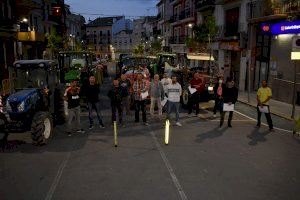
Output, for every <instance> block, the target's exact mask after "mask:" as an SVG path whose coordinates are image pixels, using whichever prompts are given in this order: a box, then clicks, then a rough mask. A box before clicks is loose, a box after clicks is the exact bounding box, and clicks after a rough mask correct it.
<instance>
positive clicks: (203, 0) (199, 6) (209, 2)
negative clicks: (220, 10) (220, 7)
mask: <svg viewBox="0 0 300 200" xmlns="http://www.w3.org/2000/svg"><path fill="white" fill-rule="evenodd" d="M215 5H216V1H215V0H198V1H196V3H195V7H196V10H197V11H205V10H208V9H210V8H214V7H215Z"/></svg>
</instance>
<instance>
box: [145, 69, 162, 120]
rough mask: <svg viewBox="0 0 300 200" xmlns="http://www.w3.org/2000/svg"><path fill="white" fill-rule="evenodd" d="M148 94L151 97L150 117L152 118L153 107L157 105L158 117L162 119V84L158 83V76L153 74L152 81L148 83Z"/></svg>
mask: <svg viewBox="0 0 300 200" xmlns="http://www.w3.org/2000/svg"><path fill="white" fill-rule="evenodd" d="M149 94H150V97H151V105H150V115H151V117H154V107H155V104H157V107H158V116H159V118H160V119H161V118H162V106H161V101H162V100H163V99H164V97H165V92H164V88H163V85H162V83H161V82H160V81H159V75H158V74H155V75H154V78H153V81H152V82H151V83H150V88H149Z"/></svg>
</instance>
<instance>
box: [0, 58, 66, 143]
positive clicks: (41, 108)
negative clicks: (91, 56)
mask: <svg viewBox="0 0 300 200" xmlns="http://www.w3.org/2000/svg"><path fill="white" fill-rule="evenodd" d="M9 76H10V78H9V79H10V95H6V96H1V97H0V132H2V133H4V138H3V140H7V137H8V134H9V133H23V132H30V133H31V138H32V140H33V144H35V145H43V144H47V143H48V142H49V141H50V139H51V137H52V134H53V125H54V124H60V123H64V121H65V116H64V107H63V93H64V90H65V88H64V86H63V85H62V84H61V83H60V69H59V66H58V62H57V61H54V60H20V61H16V62H15V63H14V65H13V67H10V69H9Z"/></svg>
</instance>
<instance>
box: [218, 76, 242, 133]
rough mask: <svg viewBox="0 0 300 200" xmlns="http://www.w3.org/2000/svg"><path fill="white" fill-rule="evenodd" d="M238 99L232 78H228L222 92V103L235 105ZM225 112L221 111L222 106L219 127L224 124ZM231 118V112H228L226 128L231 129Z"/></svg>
mask: <svg viewBox="0 0 300 200" xmlns="http://www.w3.org/2000/svg"><path fill="white" fill-rule="evenodd" d="M237 99H238V89H237V88H236V87H235V85H234V81H233V79H232V78H228V79H227V80H226V88H225V89H224V91H223V102H224V103H227V104H229V105H232V104H235V103H236V101H237ZM225 113H226V111H223V106H222V107H221V118H220V127H221V126H222V125H223V123H224V117H225ZM232 117H233V111H229V118H228V127H230V128H231V127H232V125H231V121H232Z"/></svg>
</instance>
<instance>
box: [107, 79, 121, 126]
mask: <svg viewBox="0 0 300 200" xmlns="http://www.w3.org/2000/svg"><path fill="white" fill-rule="evenodd" d="M107 96H108V97H109V98H110V102H111V113H112V115H111V121H112V123H113V122H114V121H116V120H117V112H118V114H119V123H120V124H121V125H124V124H123V120H122V106H121V104H122V89H121V87H120V85H119V80H118V79H115V80H114V81H113V86H112V88H111V89H110V90H109V91H108V94H107Z"/></svg>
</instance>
